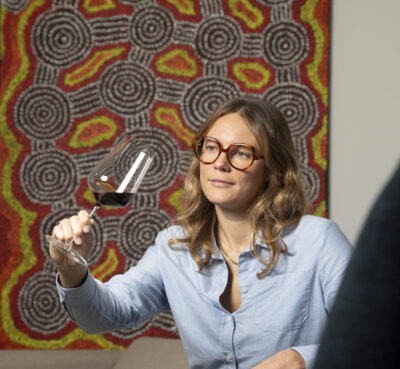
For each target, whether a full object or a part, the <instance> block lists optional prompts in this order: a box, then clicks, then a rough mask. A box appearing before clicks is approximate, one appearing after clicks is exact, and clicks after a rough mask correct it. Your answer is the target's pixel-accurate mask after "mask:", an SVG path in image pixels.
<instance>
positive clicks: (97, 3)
mask: <svg viewBox="0 0 400 369" xmlns="http://www.w3.org/2000/svg"><path fill="white" fill-rule="evenodd" d="M115 6H116V5H115V3H114V1H113V0H85V2H84V3H83V7H84V8H85V10H86V11H87V12H88V13H97V12H101V11H103V10H110V9H115Z"/></svg>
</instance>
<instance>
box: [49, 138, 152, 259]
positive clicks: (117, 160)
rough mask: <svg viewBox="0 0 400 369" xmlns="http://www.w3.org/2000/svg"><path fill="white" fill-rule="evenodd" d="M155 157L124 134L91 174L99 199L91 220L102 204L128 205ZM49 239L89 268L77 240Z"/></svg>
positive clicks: (135, 140) (92, 188) (94, 190)
mask: <svg viewBox="0 0 400 369" xmlns="http://www.w3.org/2000/svg"><path fill="white" fill-rule="evenodd" d="M153 158H154V153H153V151H152V150H151V149H149V148H148V147H146V146H145V145H144V144H143V143H142V142H140V141H138V140H137V139H135V138H133V137H132V136H130V135H125V136H124V137H123V138H122V139H121V140H120V141H119V142H118V143H117V145H116V146H114V148H113V149H112V150H111V151H110V152H109V153H108V154H107V155H106V156H105V157H104V158H103V159H102V160H101V161H100V162H99V163H98V164H97V165H96V166H95V167H94V168H93V170H92V171H91V172H90V173H89V177H88V186H89V188H90V190H91V191H92V192H93V195H94V197H95V199H96V204H95V206H94V207H93V209H92V211H91V212H90V214H89V217H90V218H91V217H93V215H94V213H95V212H96V211H97V210H98V209H99V208H100V207H101V206H103V205H108V206H115V207H123V206H127V205H129V203H130V202H131V200H132V198H133V196H134V194H135V193H136V192H137V190H138V188H139V185H140V183H141V182H142V180H143V177H144V175H145V174H146V172H147V170H148V169H149V167H150V164H151V162H152V160H153ZM46 240H47V241H48V242H49V244H50V243H52V244H53V245H54V246H55V247H57V248H58V249H59V250H60V251H62V252H63V253H64V254H66V255H67V256H68V257H71V258H73V259H74V260H75V261H76V262H78V263H80V264H83V265H85V266H87V262H86V260H85V259H84V258H83V257H82V256H81V255H80V254H79V253H78V252H77V251H76V250H75V248H74V246H75V242H74V240H71V241H70V242H69V243H64V242H62V241H60V240H58V239H56V238H54V237H52V236H49V235H46Z"/></svg>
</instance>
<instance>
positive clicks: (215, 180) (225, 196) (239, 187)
mask: <svg viewBox="0 0 400 369" xmlns="http://www.w3.org/2000/svg"><path fill="white" fill-rule="evenodd" d="M207 136H208V137H212V138H214V139H217V140H218V141H219V142H220V143H221V145H222V147H223V148H227V147H228V146H229V145H231V144H234V143H245V144H248V145H251V146H253V147H254V148H255V150H256V154H257V155H261V150H260V146H259V144H258V142H257V139H256V137H255V136H254V134H253V132H252V131H251V130H250V128H249V126H248V125H247V123H246V121H245V120H244V119H243V118H242V117H241V116H240V114H238V113H231V114H227V115H224V116H223V117H221V118H219V119H217V121H216V122H215V123H214V125H213V126H212V127H211V128H210V130H209V131H208V132H207ZM267 175H268V173H267V170H266V168H265V161H264V159H259V160H255V161H254V162H253V164H252V165H251V167H250V168H248V169H246V170H244V171H240V170H237V169H235V168H233V167H232V166H231V165H230V164H229V162H228V160H227V156H226V153H221V154H220V155H219V157H218V159H217V160H216V161H215V162H214V163H212V164H203V163H201V162H200V183H201V187H202V190H203V193H204V195H205V196H206V197H207V199H208V201H210V202H211V203H213V204H214V205H215V206H216V208H220V209H221V210H229V211H235V212H243V211H246V210H247V209H248V208H249V206H250V205H251V204H252V203H253V201H254V200H255V198H256V197H257V195H258V194H259V193H260V192H261V191H263V190H264V188H265V183H266V181H267Z"/></svg>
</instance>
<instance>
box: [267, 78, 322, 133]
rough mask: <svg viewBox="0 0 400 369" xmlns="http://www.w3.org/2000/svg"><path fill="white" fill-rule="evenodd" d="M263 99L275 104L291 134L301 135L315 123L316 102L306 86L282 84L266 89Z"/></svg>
mask: <svg viewBox="0 0 400 369" xmlns="http://www.w3.org/2000/svg"><path fill="white" fill-rule="evenodd" d="M264 99H265V100H266V101H268V102H270V103H272V104H273V105H275V106H276V107H277V108H278V109H279V110H280V111H281V112H282V113H283V114H284V116H285V118H286V121H287V122H288V124H289V127H290V131H291V133H292V135H293V136H302V135H305V134H306V133H307V132H309V131H310V130H311V129H312V128H313V127H314V126H315V124H316V123H317V120H318V116H319V112H318V102H317V99H316V97H315V96H314V94H313V93H312V92H311V91H310V89H309V88H308V87H306V86H303V85H299V84H290V83H286V84H282V85H277V86H274V87H272V88H270V89H268V90H267V92H266V94H265V96H264Z"/></svg>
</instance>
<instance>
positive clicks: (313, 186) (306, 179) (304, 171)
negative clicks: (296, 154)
mask: <svg viewBox="0 0 400 369" xmlns="http://www.w3.org/2000/svg"><path fill="white" fill-rule="evenodd" d="M300 172H301V175H302V179H303V185H304V190H305V193H306V195H307V199H308V201H309V202H310V204H312V203H313V202H314V201H315V200H316V199H317V198H318V195H319V192H320V190H321V181H320V178H319V176H318V173H317V172H316V171H315V169H314V168H312V167H310V166H308V165H301V166H300Z"/></svg>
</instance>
